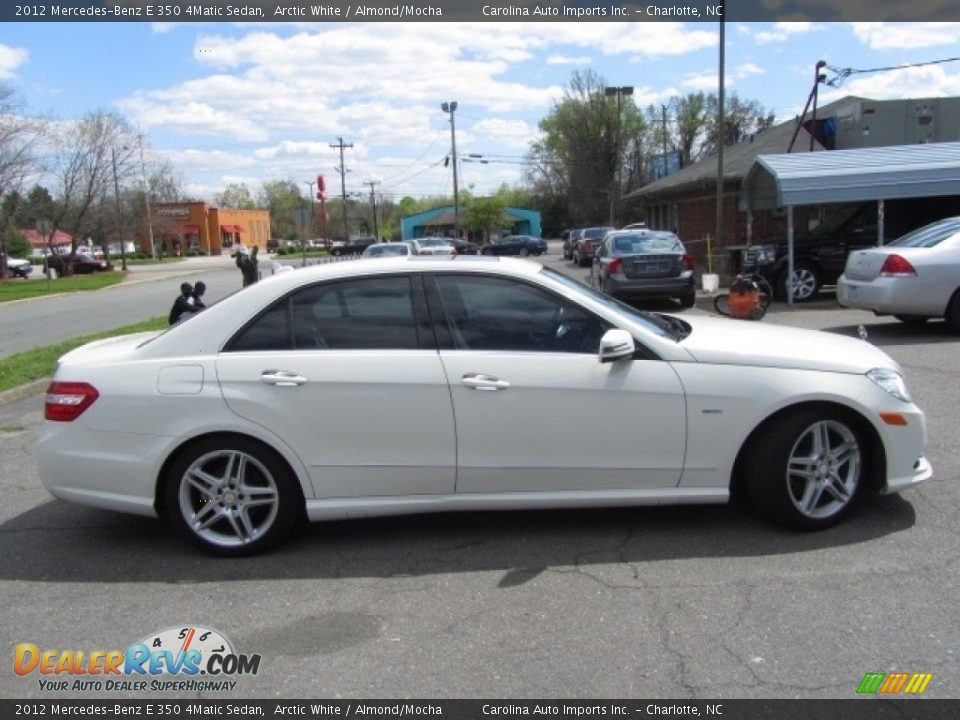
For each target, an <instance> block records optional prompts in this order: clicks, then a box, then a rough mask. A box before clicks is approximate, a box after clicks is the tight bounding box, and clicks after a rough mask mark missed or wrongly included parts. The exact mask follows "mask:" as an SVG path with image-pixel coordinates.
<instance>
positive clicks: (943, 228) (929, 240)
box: [888, 217, 960, 248]
mask: <svg viewBox="0 0 960 720" xmlns="http://www.w3.org/2000/svg"><path fill="white" fill-rule="evenodd" d="M958 232H960V217H956V218H950V219H949V220H940V221H939V222H935V223H931V224H930V225H924V226H923V227H922V228H920V229H919V230H914V231H913V232H909V233H907V234H906V235H904V236H903V237H901V238H898V239H896V240H894V241H893V242H892V243H890V244H889V246H888V247H902V248H904V247H915V248H931V247H934V246H936V245H939V244H940V243H941V242H943V241H944V240H946V239H947V238H949V237H952V236H953V235H956V234H957V233H958Z"/></svg>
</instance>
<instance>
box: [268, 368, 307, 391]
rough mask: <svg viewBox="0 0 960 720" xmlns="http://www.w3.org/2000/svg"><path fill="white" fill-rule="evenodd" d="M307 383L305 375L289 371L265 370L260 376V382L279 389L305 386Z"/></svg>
mask: <svg viewBox="0 0 960 720" xmlns="http://www.w3.org/2000/svg"><path fill="white" fill-rule="evenodd" d="M306 381H307V379H306V378H305V377H304V376H303V375H300V374H299V373H295V372H290V371H289V370H264V371H263V372H262V373H261V374H260V382H262V383H266V384H267V385H276V386H277V387H294V386H296V385H303V384H304V383H305V382H306Z"/></svg>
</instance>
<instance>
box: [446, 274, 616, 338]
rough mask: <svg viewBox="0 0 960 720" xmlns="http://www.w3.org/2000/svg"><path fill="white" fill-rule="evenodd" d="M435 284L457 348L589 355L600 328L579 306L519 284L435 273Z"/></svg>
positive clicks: (496, 279)
mask: <svg viewBox="0 0 960 720" xmlns="http://www.w3.org/2000/svg"><path fill="white" fill-rule="evenodd" d="M437 285H438V288H439V291H440V298H441V301H442V303H443V306H444V310H445V311H446V314H447V319H448V323H449V326H450V333H451V335H452V337H453V344H454V347H455V348H457V349H461V350H507V351H519V352H575V353H595V352H597V348H598V347H599V345H600V338H601V336H602V335H603V333H604V331H605V329H606V325H605V323H604V322H603V321H602V320H601V319H600V318H598V317H596V316H594V315H592V314H591V313H589V312H587V311H586V310H584V309H583V308H581V307H579V306H577V305H574V304H572V303H570V302H569V301H567V300H565V299H563V298H560V297H558V296H556V295H553V294H552V293H549V292H546V291H545V290H542V289H540V288H537V287H534V286H532V285H528V284H527V283H524V282H520V281H516V280H509V279H506V278H495V277H486V276H478V275H440V276H438V277H437Z"/></svg>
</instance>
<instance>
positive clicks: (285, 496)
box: [164, 435, 303, 557]
mask: <svg viewBox="0 0 960 720" xmlns="http://www.w3.org/2000/svg"><path fill="white" fill-rule="evenodd" d="M196 471H202V474H201V473H199V472H196ZM164 500H165V509H166V513H167V515H168V517H169V519H170V521H171V522H172V523H173V524H174V526H175V527H176V529H177V531H178V532H179V533H181V534H182V535H183V536H184V537H185V538H186V539H187V540H188V541H189V542H191V543H193V544H194V545H196V546H197V547H199V548H201V549H203V550H206V551H207V552H210V553H213V554H215V555H224V556H230V557H238V556H242V555H252V554H254V553H257V552H260V551H262V550H265V549H266V548H268V547H270V546H272V545H274V544H276V543H277V542H279V541H280V540H282V539H283V538H284V537H285V536H286V535H287V534H288V533H289V532H290V530H291V528H293V526H294V524H295V523H296V521H297V519H298V518H299V517H301V516H302V513H303V498H302V496H301V494H300V490H299V488H298V487H297V485H296V482H295V480H294V478H293V477H292V475H291V473H290V470H289V469H288V468H287V466H286V464H285V463H284V462H283V460H281V459H280V457H279V456H278V455H277V454H276V452H274V451H273V450H271V449H270V448H268V447H267V446H266V445H264V444H262V443H260V442H258V441H256V440H252V439H250V438H246V437H242V436H237V435H221V436H213V437H209V438H204V439H202V440H199V441H198V442H196V443H193V444H192V445H189V446H187V447H186V448H184V449H183V450H182V451H181V453H180V454H179V456H178V457H177V458H176V459H175V460H174V462H173V463H172V464H171V465H170V468H169V471H168V473H167V476H166V485H165V487H164ZM207 508H210V509H209V510H208V509H207ZM200 526H205V527H200Z"/></svg>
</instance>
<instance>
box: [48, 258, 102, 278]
mask: <svg viewBox="0 0 960 720" xmlns="http://www.w3.org/2000/svg"><path fill="white" fill-rule="evenodd" d="M44 262H46V263H47V264H49V266H50V269H51V270H56V271H57V275H66V274H67V272H66V270H67V268H66V266H67V265H71V266H72V269H73V274H74V275H87V274H90V273H95V272H103V271H104V270H112V269H113V266H112V265H111V264H110V263H109V262H107V261H106V260H103V259H97V258H93V257H90V256H89V255H84V254H83V253H77V254H76V255H74V256H73V259H72V260H71V258H70V256H69V255H48V256H47V257H46V258H45V259H44Z"/></svg>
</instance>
